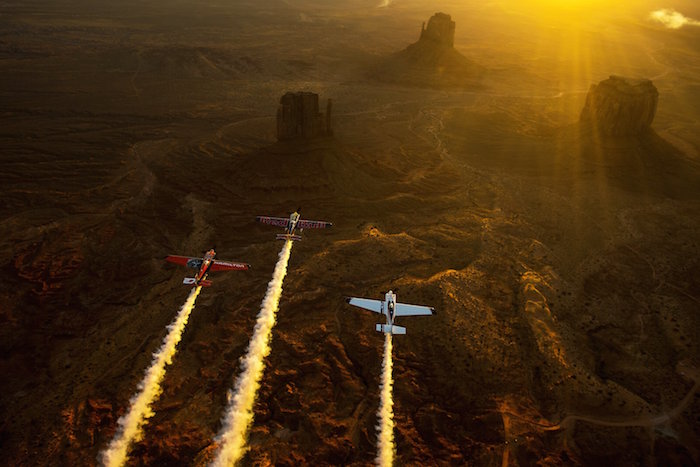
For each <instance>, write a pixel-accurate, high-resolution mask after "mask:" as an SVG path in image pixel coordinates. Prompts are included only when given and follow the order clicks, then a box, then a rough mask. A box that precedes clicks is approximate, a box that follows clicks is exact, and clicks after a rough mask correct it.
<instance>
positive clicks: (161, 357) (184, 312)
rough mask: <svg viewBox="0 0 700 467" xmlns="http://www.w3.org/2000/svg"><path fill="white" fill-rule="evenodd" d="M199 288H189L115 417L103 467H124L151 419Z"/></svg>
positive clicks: (103, 454)
mask: <svg viewBox="0 0 700 467" xmlns="http://www.w3.org/2000/svg"><path fill="white" fill-rule="evenodd" d="M201 289H202V287H199V286H198V287H195V288H193V289H192V291H191V292H190V296H189V297H187V301H186V302H185V304H184V305H182V308H180V312H179V313H178V314H177V317H176V318H175V320H174V321H173V322H172V323H170V324H169V325H168V335H166V336H165V339H163V344H162V345H161V346H160V348H159V349H158V351H157V352H156V353H154V354H153V362H152V363H151V366H150V367H149V368H148V369H147V370H146V374H145V375H144V378H143V380H142V381H141V382H140V383H139V386H138V392H136V394H134V395H133V396H132V397H131V400H130V401H129V402H130V403H131V407H129V411H128V412H127V413H125V414H124V415H122V416H121V417H119V421H118V422H117V424H118V425H119V426H118V427H117V432H116V433H115V434H114V438H113V439H112V441H111V442H110V443H109V447H108V448H107V450H106V451H103V452H102V463H103V464H104V465H105V466H107V467H113V466H121V465H124V463H125V462H126V456H127V454H128V451H129V446H131V443H133V442H135V441H138V440H140V439H141V436H143V431H142V428H143V424H144V422H145V420H146V419H147V418H151V417H152V416H153V410H151V404H152V403H153V401H154V400H155V399H156V397H158V396H159V395H160V393H161V390H162V389H161V387H160V383H161V381H162V380H163V376H164V375H165V366H166V365H169V364H170V363H172V359H173V356H174V355H175V352H176V351H177V344H178V343H179V342H180V338H181V337H182V331H183V330H184V329H185V326H186V325H187V320H188V318H189V316H190V313H191V312H192V309H193V308H194V302H195V300H197V296H198V295H199V291H200V290H201Z"/></svg>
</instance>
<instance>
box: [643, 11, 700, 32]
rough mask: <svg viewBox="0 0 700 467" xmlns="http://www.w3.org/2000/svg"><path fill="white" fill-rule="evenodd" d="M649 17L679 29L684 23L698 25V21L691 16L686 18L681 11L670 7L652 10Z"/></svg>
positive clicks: (699, 24)
mask: <svg viewBox="0 0 700 467" xmlns="http://www.w3.org/2000/svg"><path fill="white" fill-rule="evenodd" d="M649 17H650V18H651V19H653V20H656V21H658V22H659V23H661V24H663V25H664V26H666V27H667V28H670V29H680V28H682V27H683V26H685V25H688V26H700V21H697V20H694V19H693V18H688V17H687V16H684V15H683V14H682V13H679V12H677V11H676V10H673V9H670V8H664V9H661V10H656V11H653V12H651V14H650V15H649Z"/></svg>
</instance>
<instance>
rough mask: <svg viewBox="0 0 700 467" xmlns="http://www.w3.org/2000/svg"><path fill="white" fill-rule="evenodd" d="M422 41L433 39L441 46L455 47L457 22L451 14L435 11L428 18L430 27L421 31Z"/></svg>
mask: <svg viewBox="0 0 700 467" xmlns="http://www.w3.org/2000/svg"><path fill="white" fill-rule="evenodd" d="M419 40H420V41H432V42H434V43H435V44H436V45H437V46H439V47H454V44H455V22H454V21H452V17H451V16H450V15H446V14H445V13H435V14H434V15H433V16H432V18H430V20H428V28H427V29H426V28H425V23H423V28H422V29H421V32H420V39H419Z"/></svg>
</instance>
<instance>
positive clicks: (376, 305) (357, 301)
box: [346, 297, 382, 313]
mask: <svg viewBox="0 0 700 467" xmlns="http://www.w3.org/2000/svg"><path fill="white" fill-rule="evenodd" d="M346 300H347V302H348V303H349V304H350V305H355V306H359V307H360V308H364V309H365V310H369V311H374V312H375V313H382V301H381V300H371V299H369V298H356V297H348V298H346Z"/></svg>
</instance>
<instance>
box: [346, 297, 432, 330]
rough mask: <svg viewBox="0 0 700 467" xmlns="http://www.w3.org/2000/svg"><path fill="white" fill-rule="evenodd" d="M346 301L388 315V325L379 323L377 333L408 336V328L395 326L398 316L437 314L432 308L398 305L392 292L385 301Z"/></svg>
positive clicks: (360, 299) (357, 299)
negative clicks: (395, 319)
mask: <svg viewBox="0 0 700 467" xmlns="http://www.w3.org/2000/svg"><path fill="white" fill-rule="evenodd" d="M346 301H347V302H348V303H349V304H350V305H354V306H359V307H360V308H364V309H365V310H369V311H374V312H375V313H382V314H384V315H386V324H379V323H377V326H376V329H377V332H383V333H390V334H406V328H404V327H401V326H396V325H395V324H394V318H396V317H397V316H432V315H434V314H435V313H436V312H435V308H433V307H431V306H421V305H408V304H406V303H397V302H396V294H395V293H394V292H392V291H391V290H390V291H388V292H387V293H386V296H385V297H384V301H381V300H372V299H369V298H357V297H348V298H346Z"/></svg>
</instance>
